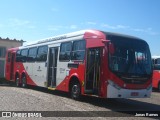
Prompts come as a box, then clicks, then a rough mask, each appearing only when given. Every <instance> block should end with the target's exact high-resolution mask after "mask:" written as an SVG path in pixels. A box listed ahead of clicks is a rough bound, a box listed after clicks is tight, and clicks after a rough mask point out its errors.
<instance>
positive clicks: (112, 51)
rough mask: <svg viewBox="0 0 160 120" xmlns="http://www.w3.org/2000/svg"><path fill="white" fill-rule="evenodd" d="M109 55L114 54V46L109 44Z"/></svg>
mask: <svg viewBox="0 0 160 120" xmlns="http://www.w3.org/2000/svg"><path fill="white" fill-rule="evenodd" d="M109 53H110V54H114V53H115V48H114V45H113V43H111V42H110V43H109Z"/></svg>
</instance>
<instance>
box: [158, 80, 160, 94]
mask: <svg viewBox="0 0 160 120" xmlns="http://www.w3.org/2000/svg"><path fill="white" fill-rule="evenodd" d="M158 91H159V92H160V82H159V84H158Z"/></svg>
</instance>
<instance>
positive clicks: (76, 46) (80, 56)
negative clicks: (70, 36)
mask: <svg viewBox="0 0 160 120" xmlns="http://www.w3.org/2000/svg"><path fill="white" fill-rule="evenodd" d="M85 45H86V43H85V41H84V40H80V41H74V42H73V49H72V56H71V59H72V60H84V56H85Z"/></svg>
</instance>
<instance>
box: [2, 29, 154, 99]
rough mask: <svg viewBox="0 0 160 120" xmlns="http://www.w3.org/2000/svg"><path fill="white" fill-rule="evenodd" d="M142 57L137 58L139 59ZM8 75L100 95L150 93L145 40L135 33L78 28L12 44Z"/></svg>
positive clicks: (74, 95) (35, 83)
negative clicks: (17, 45)
mask: <svg viewBox="0 0 160 120" xmlns="http://www.w3.org/2000/svg"><path fill="white" fill-rule="evenodd" d="M139 58H141V59H139ZM5 75H6V79H7V80H9V81H14V82H15V83H16V85H17V86H20V85H21V86H22V87H25V86H26V85H33V86H41V87H46V88H48V89H52V90H60V91H65V92H70V94H71V97H72V98H74V99H77V98H79V97H80V96H81V95H89V96H97V97H101V98H147V97H150V94H151V91H152V60H151V54H150V49H149V46H148V44H147V43H146V42H145V41H144V40H142V39H139V38H137V37H132V36H128V35H122V34H117V33H110V32H104V31H98V30H82V31H78V32H73V33H68V34H64V35H60V36H55V37H51V38H47V39H44V40H40V41H38V42H35V43H33V44H30V45H26V46H22V47H18V48H11V49H9V50H8V51H7V55H6V70H5Z"/></svg>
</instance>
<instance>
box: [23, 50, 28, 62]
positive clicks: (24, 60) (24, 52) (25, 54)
mask: <svg viewBox="0 0 160 120" xmlns="http://www.w3.org/2000/svg"><path fill="white" fill-rule="evenodd" d="M27 55H28V49H24V50H22V51H21V62H26V61H27Z"/></svg>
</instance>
